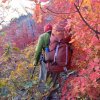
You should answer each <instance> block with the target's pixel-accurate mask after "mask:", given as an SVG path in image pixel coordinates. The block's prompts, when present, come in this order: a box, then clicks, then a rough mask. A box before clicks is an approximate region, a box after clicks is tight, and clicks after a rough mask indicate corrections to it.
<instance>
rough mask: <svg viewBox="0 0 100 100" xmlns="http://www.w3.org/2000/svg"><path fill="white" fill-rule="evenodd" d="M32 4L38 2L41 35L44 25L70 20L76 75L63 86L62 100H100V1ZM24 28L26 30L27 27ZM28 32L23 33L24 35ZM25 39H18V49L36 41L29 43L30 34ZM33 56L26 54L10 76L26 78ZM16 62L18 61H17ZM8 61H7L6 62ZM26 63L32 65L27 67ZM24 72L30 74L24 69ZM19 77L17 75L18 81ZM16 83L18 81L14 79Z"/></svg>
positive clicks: (52, 0)
mask: <svg viewBox="0 0 100 100" xmlns="http://www.w3.org/2000/svg"><path fill="white" fill-rule="evenodd" d="M4 1H6V0H4ZM47 1H49V3H47V4H46V5H43V4H42V3H43V2H47ZM33 2H35V8H34V9H33V11H34V14H33V19H34V20H35V23H36V24H37V26H38V27H37V28H36V30H38V32H40V33H42V32H43V25H44V24H46V23H48V22H49V23H51V24H52V25H54V24H55V23H57V22H59V21H61V20H63V19H67V22H68V24H69V25H70V26H71V30H72V31H71V32H72V38H71V41H70V43H72V48H73V54H72V63H71V67H70V68H69V69H70V70H77V73H76V74H75V75H70V76H69V77H68V78H67V79H66V81H65V83H64V84H63V86H62V89H61V92H62V94H61V100H100V1H99V0H39V2H37V0H33ZM23 27H24V29H26V27H27V26H23ZM15 28H16V27H15ZM26 31H27V30H24V33H25V32H26ZM35 34H37V33H35ZM38 35H39V34H38ZM23 37H24V38H23V40H22V39H18V38H16V41H17V42H16V44H17V45H18V44H19V43H21V41H24V42H25V43H26V42H27V43H26V44H28V43H31V41H33V40H31V39H30V38H29V39H28V40H27V34H23ZM0 39H1V40H2V38H0ZM26 40H27V41H26ZM29 48H31V47H29ZM32 50H33V49H32ZM8 51H9V50H8ZM32 53H33V52H31V51H30V52H29V55H28V53H27V51H25V52H24V55H26V56H28V57H27V58H25V59H24V60H21V61H24V62H23V63H22V62H20V61H18V62H17V63H16V66H18V67H17V69H16V71H15V72H14V71H13V72H11V76H13V75H12V74H14V75H15V74H16V73H17V74H18V73H19V74H20V75H23V74H25V72H24V73H23V74H22V73H21V72H22V69H23V66H31V67H32V61H29V60H28V59H30V60H31V58H32V57H33V56H31V55H32ZM12 57H13V56H12ZM12 57H11V59H12ZM8 58H10V57H8ZM15 58H16V57H15ZM16 59H17V60H18V58H16ZM32 59H33V58H32ZM9 60H10V59H7V61H9ZM25 60H28V61H29V62H27V63H25ZM11 61H12V60H11ZM12 63H13V62H12ZM7 64H8V63H7ZM4 65H5V62H4ZM10 66H11V65H10ZM24 71H28V70H26V69H25V70H24ZM19 74H18V75H17V76H18V78H19V76H20V75H19ZM28 75H29V73H28V74H27V75H26V76H25V78H28ZM14 79H15V80H16V78H15V77H14Z"/></svg>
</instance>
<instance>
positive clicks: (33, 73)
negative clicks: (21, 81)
mask: <svg viewBox="0 0 100 100" xmlns="http://www.w3.org/2000/svg"><path fill="white" fill-rule="evenodd" d="M35 69H36V66H34V69H33V71H32V76H31V79H32V78H33V75H34V72H35Z"/></svg>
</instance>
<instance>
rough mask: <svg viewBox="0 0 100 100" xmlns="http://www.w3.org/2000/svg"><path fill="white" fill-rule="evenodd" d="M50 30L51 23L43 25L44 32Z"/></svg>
mask: <svg viewBox="0 0 100 100" xmlns="http://www.w3.org/2000/svg"><path fill="white" fill-rule="evenodd" d="M50 31H52V25H51V24H46V25H45V26H44V32H50Z"/></svg>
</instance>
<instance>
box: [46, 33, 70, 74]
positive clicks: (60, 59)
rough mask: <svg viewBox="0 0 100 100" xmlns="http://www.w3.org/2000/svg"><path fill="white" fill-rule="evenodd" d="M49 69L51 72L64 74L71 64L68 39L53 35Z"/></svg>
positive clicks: (50, 46) (48, 59) (48, 58)
mask: <svg viewBox="0 0 100 100" xmlns="http://www.w3.org/2000/svg"><path fill="white" fill-rule="evenodd" d="M49 49H50V51H49V54H48V57H47V59H46V60H47V61H48V63H47V68H48V70H49V71H51V72H62V71H64V69H66V68H67V67H68V64H69V63H70V55H71V54H70V48H69V44H68V39H64V38H61V37H57V35H56V36H55V35H51V37H50V45H49Z"/></svg>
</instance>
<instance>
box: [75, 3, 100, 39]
mask: <svg viewBox="0 0 100 100" xmlns="http://www.w3.org/2000/svg"><path fill="white" fill-rule="evenodd" d="M74 6H75V8H76V10H77V12H78V13H79V15H80V17H81V19H82V20H83V22H84V23H85V24H86V25H87V26H88V27H89V28H90V29H91V30H92V31H93V32H95V33H96V37H97V38H98V39H99V37H98V34H100V32H99V31H98V30H95V29H94V28H93V27H92V26H90V25H89V23H88V22H87V21H86V20H85V19H84V18H83V16H82V14H81V12H80V10H79V9H78V7H77V5H76V4H75V3H74Z"/></svg>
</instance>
